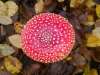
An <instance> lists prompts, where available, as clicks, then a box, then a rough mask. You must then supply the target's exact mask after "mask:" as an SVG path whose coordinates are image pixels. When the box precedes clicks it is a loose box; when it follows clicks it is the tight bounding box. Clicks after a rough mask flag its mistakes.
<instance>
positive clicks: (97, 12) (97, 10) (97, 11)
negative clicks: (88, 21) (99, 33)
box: [96, 5, 100, 18]
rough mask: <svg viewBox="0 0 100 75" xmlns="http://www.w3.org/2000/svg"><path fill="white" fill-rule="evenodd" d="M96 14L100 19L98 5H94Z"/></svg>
mask: <svg viewBox="0 0 100 75" xmlns="http://www.w3.org/2000/svg"><path fill="white" fill-rule="evenodd" d="M96 14H97V16H98V18H100V5H96Z"/></svg>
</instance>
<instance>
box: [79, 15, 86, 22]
mask: <svg viewBox="0 0 100 75" xmlns="http://www.w3.org/2000/svg"><path fill="white" fill-rule="evenodd" d="M87 20H88V15H87V14H82V15H81V16H79V21H80V23H84V22H86V21H87Z"/></svg>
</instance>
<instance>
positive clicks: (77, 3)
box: [70, 0, 84, 8]
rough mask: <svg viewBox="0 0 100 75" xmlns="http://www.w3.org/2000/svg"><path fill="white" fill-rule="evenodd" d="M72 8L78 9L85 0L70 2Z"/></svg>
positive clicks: (72, 0)
mask: <svg viewBox="0 0 100 75" xmlns="http://www.w3.org/2000/svg"><path fill="white" fill-rule="evenodd" d="M70 1H71V2H70V7H73V8H77V7H78V6H79V5H80V4H82V3H83V2H84V0H70Z"/></svg>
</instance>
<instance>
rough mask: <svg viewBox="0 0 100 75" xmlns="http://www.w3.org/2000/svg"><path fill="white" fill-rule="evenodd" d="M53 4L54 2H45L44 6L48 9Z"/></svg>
mask: <svg viewBox="0 0 100 75" xmlns="http://www.w3.org/2000/svg"><path fill="white" fill-rule="evenodd" d="M52 4H53V0H45V1H44V6H45V7H47V6H51V5H52Z"/></svg>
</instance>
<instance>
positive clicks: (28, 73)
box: [22, 63, 40, 75]
mask: <svg viewBox="0 0 100 75" xmlns="http://www.w3.org/2000/svg"><path fill="white" fill-rule="evenodd" d="M39 70H40V64H38V63H34V64H32V65H30V66H28V67H26V68H24V69H23V73H22V75H32V74H36V73H38V72H39Z"/></svg>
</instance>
